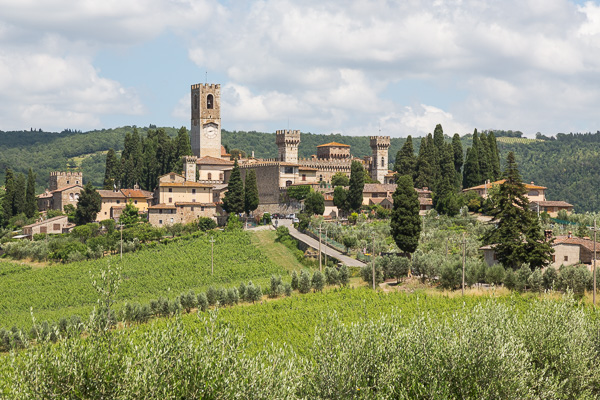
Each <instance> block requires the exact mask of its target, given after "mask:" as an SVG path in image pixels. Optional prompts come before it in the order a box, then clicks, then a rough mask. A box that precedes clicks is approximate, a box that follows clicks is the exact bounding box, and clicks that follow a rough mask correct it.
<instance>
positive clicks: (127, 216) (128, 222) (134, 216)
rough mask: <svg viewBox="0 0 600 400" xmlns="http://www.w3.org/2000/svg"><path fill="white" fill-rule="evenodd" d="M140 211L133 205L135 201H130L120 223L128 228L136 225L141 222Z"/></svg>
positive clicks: (122, 213) (120, 218)
mask: <svg viewBox="0 0 600 400" xmlns="http://www.w3.org/2000/svg"><path fill="white" fill-rule="evenodd" d="M138 211H139V210H138V209H137V207H136V206H134V205H133V201H131V200H129V201H128V202H127V204H126V205H125V208H124V209H123V211H122V212H121V216H120V217H119V222H120V223H122V224H123V225H125V226H126V227H131V226H133V225H136V224H137V223H138V222H139V221H140V214H139V212H138Z"/></svg>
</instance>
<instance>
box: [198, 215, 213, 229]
mask: <svg viewBox="0 0 600 400" xmlns="http://www.w3.org/2000/svg"><path fill="white" fill-rule="evenodd" d="M216 227H217V223H216V222H215V220H214V219H212V218H209V217H199V218H198V229H200V230H201V231H203V232H206V231H210V230H212V229H215V228H216Z"/></svg>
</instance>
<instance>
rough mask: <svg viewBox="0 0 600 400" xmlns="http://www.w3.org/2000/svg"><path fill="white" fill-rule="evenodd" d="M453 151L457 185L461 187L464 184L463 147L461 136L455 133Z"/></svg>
mask: <svg viewBox="0 0 600 400" xmlns="http://www.w3.org/2000/svg"><path fill="white" fill-rule="evenodd" d="M452 151H453V153H454V170H455V171H456V175H455V176H456V183H457V185H456V187H457V188H460V187H461V185H462V166H463V162H464V161H463V147H462V142H461V141H460V136H459V134H458V133H455V134H454V136H452Z"/></svg>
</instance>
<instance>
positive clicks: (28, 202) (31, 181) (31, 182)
mask: <svg viewBox="0 0 600 400" xmlns="http://www.w3.org/2000/svg"><path fill="white" fill-rule="evenodd" d="M37 212H38V206H37V198H36V197H35V174H34V173H33V171H32V170H31V168H29V172H28V173H27V191H26V193H25V216H26V217H27V218H33V217H34V216H35V215H36V214H37Z"/></svg>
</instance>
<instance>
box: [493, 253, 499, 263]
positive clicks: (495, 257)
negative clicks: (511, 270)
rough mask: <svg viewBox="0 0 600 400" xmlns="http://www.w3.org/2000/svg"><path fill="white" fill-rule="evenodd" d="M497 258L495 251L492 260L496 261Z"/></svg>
mask: <svg viewBox="0 0 600 400" xmlns="http://www.w3.org/2000/svg"><path fill="white" fill-rule="evenodd" d="M497 259H498V255H497V254H496V252H494V261H496V260H497Z"/></svg>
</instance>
